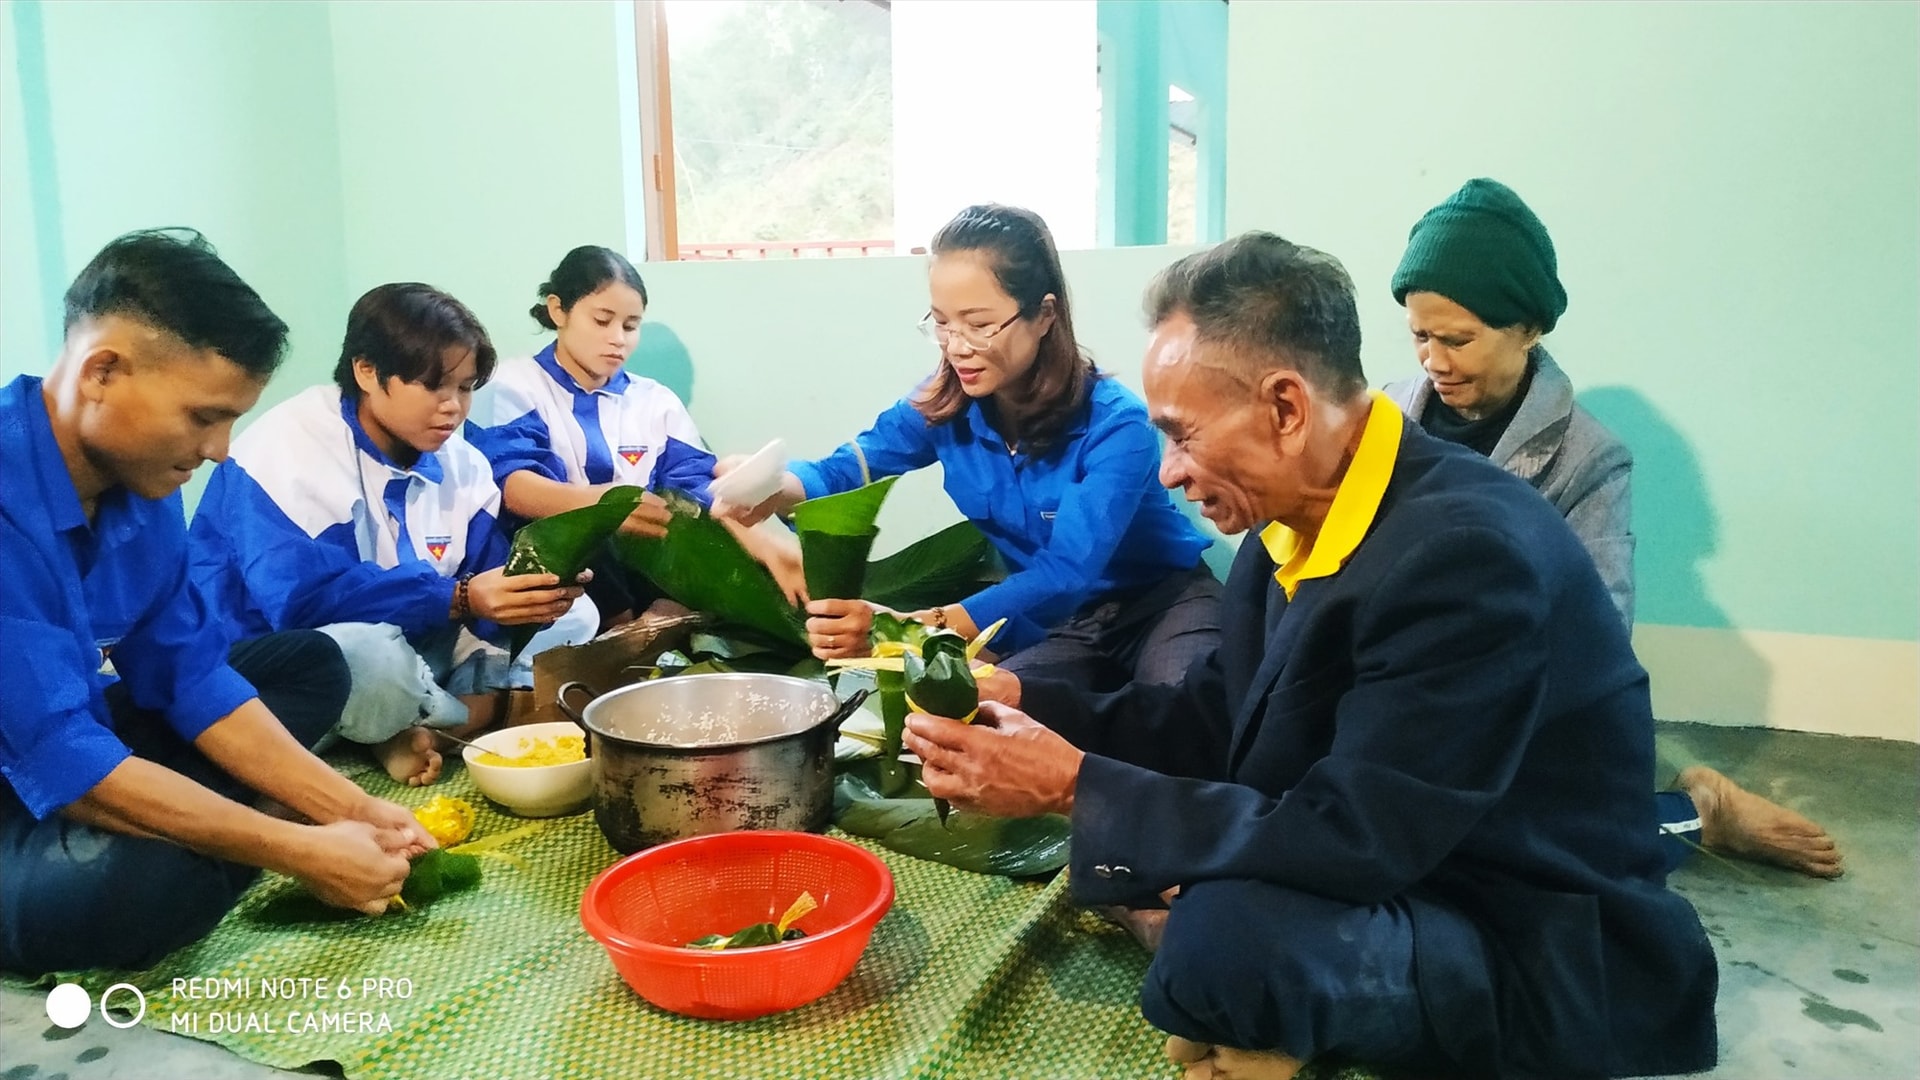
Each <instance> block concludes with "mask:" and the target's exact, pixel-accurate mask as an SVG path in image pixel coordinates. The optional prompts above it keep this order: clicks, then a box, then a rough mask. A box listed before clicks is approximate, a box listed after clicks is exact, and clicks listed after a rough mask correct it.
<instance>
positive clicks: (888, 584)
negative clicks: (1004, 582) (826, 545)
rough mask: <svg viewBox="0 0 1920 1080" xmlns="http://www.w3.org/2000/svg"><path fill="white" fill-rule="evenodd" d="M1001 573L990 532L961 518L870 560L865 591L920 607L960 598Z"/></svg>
mask: <svg viewBox="0 0 1920 1080" xmlns="http://www.w3.org/2000/svg"><path fill="white" fill-rule="evenodd" d="M999 577H1000V574H999V573H998V572H997V568H996V566H995V560H994V551H993V545H992V544H991V543H989V542H988V541H987V537H986V534H985V533H983V532H981V531H980V529H979V527H978V526H976V525H975V524H974V523H973V522H971V521H961V522H956V523H954V524H952V525H949V526H947V527H946V528H944V529H941V530H940V531H939V532H937V533H934V534H933V535H931V536H926V537H922V538H921V539H919V540H916V541H914V542H913V543H911V544H908V545H907V546H906V547H904V548H901V549H900V550H899V551H896V552H894V553H893V554H891V555H889V556H887V557H886V558H884V559H876V560H874V561H873V562H871V563H869V564H867V588H866V592H865V593H864V594H863V595H864V596H865V597H866V598H867V599H868V600H871V601H873V602H874V603H876V604H880V605H883V606H885V607H890V608H893V609H894V610H896V611H918V610H920V609H922V608H930V607H938V606H940V605H942V604H955V603H959V602H960V601H962V600H965V599H966V598H967V597H969V596H972V595H973V594H974V593H976V592H979V591H980V590H981V589H983V588H985V587H986V586H987V585H989V584H991V583H992V582H994V581H995V580H998V578H999Z"/></svg>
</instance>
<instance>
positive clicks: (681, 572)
mask: <svg viewBox="0 0 1920 1080" xmlns="http://www.w3.org/2000/svg"><path fill="white" fill-rule="evenodd" d="M662 497H663V498H665V499H666V501H667V508H668V509H669V510H670V511H671V512H672V514H673V521H672V522H671V523H670V524H669V525H668V526H667V535H666V536H664V537H661V538H659V539H649V538H641V537H634V536H627V535H625V534H615V536H614V538H613V550H614V554H615V555H616V556H618V557H619V559H620V561H621V562H622V563H623V564H625V565H626V566H629V567H631V568H632V569H634V570H635V571H637V572H639V573H641V574H643V575H645V576H646V578H647V580H649V581H651V582H653V584H654V585H655V587H657V588H659V589H660V591H662V592H664V593H666V594H667V595H668V596H670V597H672V598H673V599H674V600H677V601H679V602H680V603H682V604H685V605H686V606H687V607H690V608H692V609H693V610H695V611H699V612H705V613H707V614H709V615H713V616H715V617H717V618H718V619H720V620H721V621H722V622H724V623H731V624H733V625H735V626H740V627H747V628H750V629H753V630H758V631H759V632H760V633H762V634H764V635H766V636H767V637H768V638H770V639H772V640H773V641H776V642H779V643H781V644H785V645H791V646H796V647H798V648H800V649H802V650H804V649H806V647H807V631H806V623H805V620H804V619H803V618H802V617H801V615H800V613H799V612H798V611H796V610H795V609H794V607H793V605H791V604H789V603H787V598H786V596H785V594H783V593H782V592H781V591H780V586H779V585H778V584H776V583H775V582H774V580H773V575H772V574H770V573H768V572H767V568H766V567H764V566H761V565H760V564H759V563H758V562H757V561H755V560H754V557H753V556H752V555H749V554H747V550H746V549H745V548H743V547H741V546H740V541H738V540H736V539H734V538H733V534H732V533H730V532H728V531H727V528H726V526H724V525H722V524H720V523H719V522H718V521H715V520H714V519H713V518H711V517H709V516H708V515H707V512H706V509H705V508H704V507H702V506H701V505H700V503H699V502H698V501H696V500H695V499H693V498H692V497H691V496H689V495H687V494H686V493H684V492H680V491H671V490H670V491H667V492H666V493H664V495H663V496H662Z"/></svg>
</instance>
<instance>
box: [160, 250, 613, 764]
mask: <svg viewBox="0 0 1920 1080" xmlns="http://www.w3.org/2000/svg"><path fill="white" fill-rule="evenodd" d="M494 359H495V354H494V349H493V345H492V343H491V342H490V341H489V340H488V338H487V335H486V331H485V330H484V329H483V328H482V327H481V326H480V323H479V320H477V319H476V318H474V316H473V314H472V312H470V311H468V310H467V308H466V307H465V306H464V305H462V304H461V303H460V302H459V301H457V300H455V299H454V298H453V297H451V296H448V295H446V294H445V293H442V292H440V291H438V290H436V289H433V288H431V287H429V286H426V285H419V284H395V285H382V286H380V287H379V288H376V289H374V290H372V291H371V292H369V293H367V294H366V295H365V296H363V297H361V298H360V300H359V302H357V303H356V304H355V305H354V307H353V311H352V312H351V314H350V315H349V316H348V319H347V334H346V339H345V343H344V344H343V346H342V348H341V353H340V360H339V363H338V365H337V367H336V368H335V371H334V382H335V384H336V385H333V386H317V387H313V388H311V389H308V390H305V391H302V392H301V393H299V394H296V395H294V396H293V397H292V398H290V399H288V400H287V401H285V402H282V403H281V404H279V405H277V406H275V407H274V408H272V409H270V410H268V411H267V412H266V414H264V415H263V416H261V417H260V418H259V419H258V420H256V421H255V422H254V423H253V424H252V425H251V426H249V427H248V428H247V430H246V432H245V433H244V434H242V435H241V436H240V438H239V439H238V440H236V441H235V442H234V445H233V449H232V452H231V455H230V456H229V457H228V459H227V460H226V461H224V462H222V463H221V465H220V466H219V468H217V469H215V470H214V474H213V478H212V480H211V481H210V482H209V484H208V485H207V490H206V493H205V495H204V496H203V497H202V499H201V501H200V505H199V508H198V510H197V512H196V513H195V515H194V521H193V526H192V530H191V538H192V548H193V573H194V576H195V578H196V582H197V584H198V585H199V586H200V588H201V590H202V592H203V593H204V594H205V595H206V596H207V597H208V600H209V603H210V604H213V605H215V606H216V610H218V611H220V612H221V613H222V614H223V615H224V617H225V618H226V619H227V621H228V623H229V626H230V630H231V636H233V637H234V638H244V637H251V636H254V635H258V634H264V633H270V632H274V631H279V630H292V629H319V628H326V629H328V630H329V631H330V632H333V633H334V636H335V637H336V639H337V640H340V641H341V643H342V646H343V649H344V651H346V652H347V654H348V663H349V666H350V667H352V668H353V669H354V673H355V680H354V682H355V686H354V697H355V698H366V697H367V696H369V695H380V694H387V693H388V691H389V690H390V688H384V687H376V686H370V685H365V684H366V683H367V682H369V681H370V680H367V679H363V678H362V677H361V676H362V674H363V672H367V671H371V670H375V669H382V670H391V668H392V664H391V663H390V662H389V661H390V660H391V657H384V656H380V657H376V656H370V655H368V653H369V652H377V651H378V650H380V649H382V648H387V649H392V648H399V647H401V645H400V644H399V643H400V642H401V641H402V639H403V640H404V645H405V646H408V647H411V649H412V650H413V651H415V652H417V653H418V654H419V657H420V660H421V661H422V662H424V664H425V665H426V667H427V668H428V669H429V670H430V671H431V673H432V675H433V677H434V678H435V679H436V680H437V681H439V682H440V683H442V684H443V685H445V687H446V688H447V690H448V692H450V693H452V694H453V695H455V696H456V697H458V698H460V699H461V701H462V702H463V703H464V704H465V705H466V706H467V710H468V713H469V714H470V717H471V721H472V722H471V723H470V724H469V725H468V726H469V728H475V729H477V728H479V727H483V726H485V725H486V724H488V723H490V722H491V721H492V719H494V714H495V713H497V711H498V708H499V701H498V695H497V694H496V691H498V690H502V689H506V688H508V687H510V686H530V685H532V677H531V658H532V657H533V655H534V654H536V653H537V652H539V651H540V650H541V649H542V648H546V647H549V646H552V645H557V644H571V643H574V642H579V641H584V640H586V639H587V638H589V637H590V636H591V635H592V633H593V630H594V627H595V625H596V624H597V623H598V621H599V620H598V613H597V612H595V611H594V610H593V608H592V605H591V602H589V601H586V600H584V599H582V598H581V597H580V591H581V590H580V589H579V588H576V587H572V586H567V587H562V585H561V583H560V581H559V580H558V579H557V578H555V577H553V576H552V575H522V576H518V577H511V578H510V577H507V576H505V574H503V573H502V571H501V566H502V564H503V563H504V562H505V561H506V555H507V550H508V547H509V544H510V538H509V536H508V535H507V533H506V532H505V531H504V530H503V529H502V528H501V526H500V523H499V520H498V519H499V517H500V490H499V488H498V487H497V486H496V484H495V483H494V478H493V470H492V468H491V466H490V465H489V464H488V462H487V460H486V458H485V457H483V456H482V455H481V453H480V451H479V450H478V449H476V448H475V447H474V446H473V445H472V444H471V443H469V442H468V441H467V439H466V438H465V437H464V435H463V428H466V427H467V425H466V418H467V413H468V411H469V409H470V408H471V407H472V400H473V392H474V390H475V389H476V388H477V387H478V386H479V385H480V384H481V383H483V382H485V380H486V379H487V377H488V376H489V375H490V374H491V373H492V371H493V367H494ZM542 623H553V625H552V626H551V627H549V628H548V629H546V630H543V631H541V632H540V633H539V634H537V635H536V636H535V638H534V640H533V641H532V643H531V644H529V646H528V647H527V648H526V649H524V650H522V652H521V654H520V656H519V657H516V658H511V663H510V662H509V661H510V658H509V657H508V655H507V653H506V650H505V649H503V648H502V647H501V645H500V643H501V642H503V641H504V640H505V637H506V635H505V634H504V633H503V632H501V630H500V629H499V628H500V627H502V626H509V625H517V624H542ZM342 624H387V625H388V626H391V627H397V628H398V634H391V635H389V636H388V638H387V640H388V641H391V642H393V643H394V644H390V645H383V644H382V640H381V638H380V636H379V635H378V634H377V633H376V634H372V635H369V634H367V633H364V632H362V633H357V634H356V633H354V632H352V631H343V630H342ZM362 630H364V627H362ZM415 666H416V667H417V666H418V664H416V665H415ZM389 696H390V694H389ZM365 703H366V702H364V701H363V702H361V704H365ZM389 711H391V710H389ZM347 713H348V721H351V720H352V719H353V718H354V717H355V714H356V702H355V701H354V700H353V699H349V702H348V707H347ZM420 719H424V716H416V715H400V716H387V717H373V718H371V720H370V721H369V719H368V718H364V717H363V718H360V719H359V721H358V723H357V724H356V723H353V722H346V721H343V724H342V728H341V731H342V734H345V735H347V736H348V737H349V738H354V739H356V740H359V741H365V742H370V743H373V744H375V747H376V756H378V757H380V758H381V760H382V763H383V764H385V765H386V766H387V770H388V772H389V773H391V774H392V775H393V777H394V779H396V780H406V781H408V782H411V783H416V784H422V783H431V782H432V781H433V780H434V779H435V778H436V777H437V776H438V773H439V754H438V750H437V748H436V746H435V740H434V739H433V737H432V735H431V733H430V732H427V731H424V730H422V729H420V728H417V727H413V726H411V725H413V724H414V723H416V722H417V721H418V720H420ZM455 719H456V720H457V717H456V718H455ZM369 722H371V723H372V724H373V725H375V726H374V728H373V729H372V730H369V729H368V726H367V725H368V723H369ZM382 723H384V724H385V727H384V728H381V727H379V726H378V725H380V724H382Z"/></svg>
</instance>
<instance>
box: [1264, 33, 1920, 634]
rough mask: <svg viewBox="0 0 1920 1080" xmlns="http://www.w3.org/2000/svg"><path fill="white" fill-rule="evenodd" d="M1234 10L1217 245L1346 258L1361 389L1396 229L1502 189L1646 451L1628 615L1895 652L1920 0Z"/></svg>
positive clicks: (1919, 261) (1587, 359) (1589, 384)
mask: <svg viewBox="0 0 1920 1080" xmlns="http://www.w3.org/2000/svg"><path fill="white" fill-rule="evenodd" d="M1231 11H1232V18H1233V35H1232V39H1231V41H1232V44H1231V47H1230V48H1231V52H1230V56H1229V63H1230V71H1231V79H1232V86H1231V91H1230V93H1231V97H1232V101H1233V110H1232V112H1231V114H1230V116H1229V129H1230V135H1229V176H1228V219H1229V220H1228V229H1229V231H1230V232H1237V231H1240V230H1242V229H1247V228H1253V227H1261V228H1268V229H1273V230H1276V231H1278V232H1280V233H1282V234H1283V235H1286V236H1288V237H1289V238H1292V239H1296V240H1299V241H1301V242H1303V243H1308V244H1312V245H1314V246H1316V247H1321V248H1324V249H1326V250H1328V251H1330V252H1332V253H1334V254H1335V255H1337V256H1339V257H1340V258H1341V259H1342V260H1344V261H1345V262H1346V264H1347V267H1348V269H1349V270H1350V271H1351V272H1352V274H1353V276H1354V279H1355V281H1356V282H1357V283H1358V284H1359V286H1360V291H1361V296H1362V300H1363V307H1362V315H1363V319H1364V322H1365V333H1366V336H1367V341H1368V345H1367V348H1366V358H1367V370H1368V374H1369V375H1370V376H1371V377H1372V378H1373V379H1374V381H1376V382H1382V381H1386V380H1388V379H1395V378H1402V377H1406V376H1409V375H1413V374H1415V373H1416V372H1417V368H1416V366H1415V363H1414V360H1413V354H1412V349H1411V346H1410V345H1409V344H1408V342H1407V340H1406V328H1405V323H1404V321H1403V313H1402V312H1401V310H1400V309H1399V308H1398V307H1396V306H1395V305H1394V303H1393V300H1392V298H1391V296H1390V295H1389V294H1388V292H1387V282H1388V279H1389V277H1390V276H1391V274H1392V271H1393V267H1394V265H1395V263H1396V262H1397V260H1398V258H1399V254H1400V250H1401V246H1402V244H1403V243H1404V241H1405V237H1406V230H1407V228H1408V227H1409V226H1411V225H1412V223H1413V222H1414V221H1415V220H1416V219H1417V218H1418V217H1419V216H1420V214H1421V213H1422V212H1423V211H1425V210H1426V209H1427V208H1428V207H1429V206H1431V205H1432V204H1433V203H1435V202H1438V201H1439V200H1440V199H1442V198H1444V197H1445V196H1446V195H1447V194H1448V193H1449V192H1451V191H1452V190H1453V189H1454V188H1455V187H1457V186H1458V185H1459V184H1460V183H1461V182H1463V181H1465V180H1467V179H1468V178H1470V177H1474V176H1482V175H1488V176H1493V177H1496V178H1499V179H1501V180H1503V181H1505V182H1507V183H1509V184H1511V185H1512V186H1513V187H1514V188H1515V189H1516V190H1518V191H1519V192H1520V193H1521V195H1522V196H1524V197H1525V198H1526V199H1527V200H1528V201H1529V202H1530V203H1531V204H1532V205H1533V206H1534V208H1535V209H1536V210H1537V211H1538V212H1539V214H1540V216H1541V218H1542V219H1543V220H1545V222H1546V223H1547V225H1548V227H1549V228H1550V229H1551V230H1552V232H1553V237H1554V241H1555V244H1556V246H1557V247H1558V249H1559V255H1560V265H1561V270H1562V276H1563V278H1564V280H1565V283H1566V286H1567V290H1568V293H1569V294H1570V296H1571V300H1572V303H1571V306H1570V308H1569V310H1568V312H1567V315H1566V317H1565V319H1564V320H1563V321H1562V322H1561V324H1560V328H1559V329H1558V330H1556V332H1555V333H1554V335H1553V337H1552V339H1551V340H1550V341H1549V342H1548V344H1549V346H1550V347H1551V348H1552V350H1553V352H1554V354H1555V356H1556V357H1558V358H1559V359H1560V361H1561V363H1562V365H1563V366H1564V367H1565V368H1566V369H1567V370H1568V372H1569V373H1570V374H1571V375H1572V377H1573V379H1574V381H1575V384H1576V386H1577V387H1579V388H1580V390H1581V391H1582V395H1581V397H1582V400H1583V401H1585V402H1587V403H1588V404H1589V405H1590V407H1592V408H1593V409H1594V411H1595V412H1596V413H1597V414H1598V415H1599V416H1600V417H1601V419H1602V420H1603V421H1604V422H1607V423H1609V424H1610V425H1612V426H1614V427H1615V428H1616V430H1618V431H1619V432H1620V433H1621V434H1622V435H1623V436H1624V437H1625V438H1626V439H1627V440H1628V442H1629V444H1630V445H1632V446H1633V448H1634V449H1635V451H1636V453H1637V455H1638V459H1639V460H1638V463H1637V465H1636V468H1635V473H1634V484H1635V494H1636V506H1635V531H1636V532H1637V533H1638V535H1639V537H1640V554H1639V560H1638V573H1639V585H1640V589H1639V595H1640V619H1641V621H1642V622H1647V623H1670V624H1679V625H1688V626H1704V627H1727V626H1733V627H1739V628H1742V629H1749V630H1782V631H1798V632H1803V633H1813V634H1835V635H1847V636H1860V637H1877V638H1891V639H1912V638H1914V637H1915V636H1916V630H1917V624H1920V618H1917V612H1916V596H1917V595H1920V511H1917V510H1916V497H1915V492H1916V490H1920V465H1917V464H1916V463H1917V462H1920V447H1917V445H1916V437H1915V422H1914V416H1915V413H1914V409H1915V403H1916V401H1917V400H1920V348H1917V344H1920V342H1917V339H1916V329H1917V328H1920V251H1917V250H1916V235H1917V234H1920V198H1917V197H1916V193H1920V100H1917V94H1920V6H1916V5H1913V4H1876V3H1867V4H1838V3H1836V4H1664V5H1655V4H1634V5H1621V4H1526V5H1522V4H1483V5H1477V4H1432V5H1429V4H1391V5H1388V4H1379V3H1371V4H1340V3H1305V4H1234V5H1232V8H1231Z"/></svg>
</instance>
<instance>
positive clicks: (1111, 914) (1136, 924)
mask: <svg viewBox="0 0 1920 1080" xmlns="http://www.w3.org/2000/svg"><path fill="white" fill-rule="evenodd" d="M1099 911H1100V914H1101V915H1104V916H1106V918H1107V919H1108V920H1110V921H1112V922H1116V923H1119V924H1120V925H1121V926H1124V927H1126V928H1127V933H1129V934H1132V935H1133V940H1135V941H1137V942H1139V943H1140V945H1141V947H1142V948H1144V949H1146V950H1147V951H1148V952H1158V951H1159V950H1160V935H1161V934H1162V933H1163V932H1165V931H1166V928H1167V909H1166V908H1130V907H1122V906H1120V905H1118V904H1114V905H1111V906H1108V907H1103V908H1100V909H1099Z"/></svg>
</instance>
